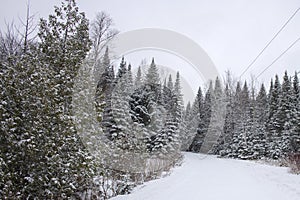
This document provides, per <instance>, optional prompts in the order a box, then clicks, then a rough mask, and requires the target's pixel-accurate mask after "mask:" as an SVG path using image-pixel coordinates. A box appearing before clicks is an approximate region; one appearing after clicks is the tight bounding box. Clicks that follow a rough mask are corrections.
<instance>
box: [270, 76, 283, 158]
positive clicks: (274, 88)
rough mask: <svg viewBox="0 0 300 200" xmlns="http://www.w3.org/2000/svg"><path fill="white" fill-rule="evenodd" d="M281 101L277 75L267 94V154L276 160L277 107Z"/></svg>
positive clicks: (278, 132)
mask: <svg viewBox="0 0 300 200" xmlns="http://www.w3.org/2000/svg"><path fill="white" fill-rule="evenodd" d="M280 101H281V84H280V82H279V78H278V75H276V76H275V81H274V84H271V85H270V93H269V113H268V114H269V115H268V121H267V128H268V144H269V147H268V153H269V157H271V158H274V159H277V158H279V157H280V154H281V153H280V148H279V143H280V132H281V131H282V127H280V122H279V120H280V119H279V105H280Z"/></svg>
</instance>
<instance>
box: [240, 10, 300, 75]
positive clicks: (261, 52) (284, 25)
mask: <svg viewBox="0 0 300 200" xmlns="http://www.w3.org/2000/svg"><path fill="white" fill-rule="evenodd" d="M299 10H300V7H299V8H298V9H297V10H296V11H295V12H294V13H293V14H292V16H290V18H289V19H288V20H287V21H286V22H285V23H284V24H283V26H282V27H281V28H280V29H279V31H278V32H277V33H276V34H275V35H274V36H273V38H272V39H271V40H270V41H269V42H268V43H267V45H266V46H265V47H264V48H263V49H262V50H261V51H260V52H259V54H258V55H257V56H256V57H255V58H254V60H253V61H252V62H251V63H250V64H249V65H248V66H247V67H246V69H245V70H244V71H243V72H242V73H241V75H240V78H241V77H242V76H243V75H244V74H245V73H246V72H247V71H248V69H249V68H250V67H251V66H252V65H253V64H254V63H255V62H256V60H257V59H258V58H259V57H260V56H261V55H262V54H263V52H264V51H265V50H266V49H267V48H268V47H269V46H270V44H271V43H272V42H273V40H274V39H275V38H276V37H277V36H278V35H279V33H280V32H281V31H282V30H283V29H284V28H285V27H286V25H287V24H288V23H289V22H290V21H291V20H292V19H293V18H294V16H295V15H296V14H297V13H298V11H299Z"/></svg>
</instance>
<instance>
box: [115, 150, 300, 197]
mask: <svg viewBox="0 0 300 200" xmlns="http://www.w3.org/2000/svg"><path fill="white" fill-rule="evenodd" d="M184 157H185V158H184V161H183V164H182V166H180V167H176V168H175V169H173V171H172V173H171V175H170V176H167V177H165V178H161V179H158V180H153V181H150V182H147V183H145V184H144V185H141V186H139V187H137V188H136V189H135V190H134V191H133V193H132V194H130V195H124V196H117V197H115V198H113V200H169V199H170V200H199V199H201V200H202V199H203V200H241V199H243V200H269V199H270V200H300V175H298V176H297V175H293V174H289V173H288V169H287V168H282V167H275V166H269V165H263V164H258V163H255V162H250V161H240V160H232V159H220V158H216V157H214V156H206V155H200V154H193V153H184Z"/></svg>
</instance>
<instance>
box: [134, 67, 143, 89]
mask: <svg viewBox="0 0 300 200" xmlns="http://www.w3.org/2000/svg"><path fill="white" fill-rule="evenodd" d="M141 85H142V70H141V66H139V68H138V71H137V74H136V77H135V82H134V86H135V88H136V89H137V88H139V87H141Z"/></svg>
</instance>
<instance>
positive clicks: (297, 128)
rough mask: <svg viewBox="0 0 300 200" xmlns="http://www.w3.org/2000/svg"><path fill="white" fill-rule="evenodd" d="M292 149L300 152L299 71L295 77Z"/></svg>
mask: <svg viewBox="0 0 300 200" xmlns="http://www.w3.org/2000/svg"><path fill="white" fill-rule="evenodd" d="M292 84H293V89H292V93H293V95H292V98H293V99H292V112H293V116H292V130H291V151H292V152H300V86H299V79H298V73H295V75H294V78H293V83H292Z"/></svg>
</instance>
